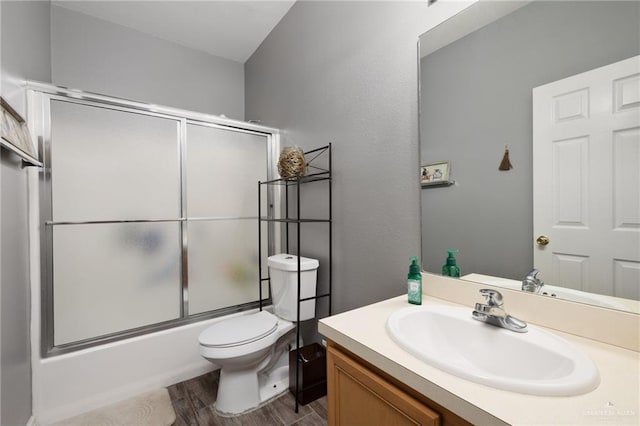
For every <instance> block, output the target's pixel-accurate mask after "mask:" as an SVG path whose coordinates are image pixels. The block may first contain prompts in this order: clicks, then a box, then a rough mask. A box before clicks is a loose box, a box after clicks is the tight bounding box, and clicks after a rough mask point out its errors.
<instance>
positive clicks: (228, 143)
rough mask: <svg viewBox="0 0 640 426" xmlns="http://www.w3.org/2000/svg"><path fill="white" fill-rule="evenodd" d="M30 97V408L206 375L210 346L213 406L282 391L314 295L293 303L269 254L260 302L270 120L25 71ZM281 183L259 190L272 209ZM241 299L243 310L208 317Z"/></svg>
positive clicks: (240, 407) (272, 146) (286, 265)
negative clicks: (97, 89)
mask: <svg viewBox="0 0 640 426" xmlns="http://www.w3.org/2000/svg"><path fill="white" fill-rule="evenodd" d="M29 97H30V101H29V111H30V112H29V117H30V119H31V121H32V123H31V125H32V128H33V129H34V137H35V138H37V139H38V140H40V141H41V146H42V152H43V163H44V168H43V170H45V171H46V173H42V172H38V171H36V170H33V172H32V173H31V175H32V180H33V182H34V183H35V184H37V188H38V191H33V192H32V193H31V194H30V203H32V204H33V206H39V209H37V210H36V209H34V210H33V212H32V214H31V217H30V222H31V226H33V228H34V229H40V230H41V232H39V233H34V234H33V235H32V236H31V240H30V243H31V245H32V246H33V247H34V252H37V253H39V257H38V256H34V259H36V260H34V263H35V264H36V265H39V269H38V271H37V273H34V280H37V281H38V282H35V281H34V285H35V286H36V287H35V288H40V286H41V288H42V293H41V297H39V298H37V299H36V302H37V303H36V304H35V305H34V310H35V312H36V313H38V315H36V319H35V322H34V323H35V324H39V328H38V330H37V332H36V333H35V334H34V336H35V337H34V339H33V340H34V353H35V354H37V355H36V357H37V360H36V365H37V368H36V369H34V383H35V384H36V386H37V387H38V388H39V389H41V390H42V392H41V398H39V399H38V400H37V401H36V405H35V407H36V409H35V410H36V411H37V412H39V413H41V414H42V418H43V419H53V420H58V419H62V418H65V417H68V416H69V415H73V414H76V413H79V412H81V411H82V410H83V409H85V407H86V406H88V405H87V404H89V405H90V404H95V405H96V406H97V405H98V404H104V403H108V402H115V401H116V400H118V399H121V398H126V397H128V396H130V394H131V393H133V392H135V391H137V392H142V391H144V390H147V388H148V387H149V386H151V385H150V384H151V383H155V384H157V383H161V384H163V385H166V384H169V383H174V382H175V380H176V378H179V379H182V380H184V379H187V378H190V377H194V376H196V375H199V374H203V373H204V372H206V371H208V370H210V369H211V364H210V363H208V362H207V361H205V359H206V360H208V361H210V362H211V363H213V364H215V365H216V366H218V367H220V370H221V373H220V381H219V386H218V393H217V401H216V404H215V407H216V409H217V411H218V412H220V413H222V414H226V415H235V414H239V413H243V412H246V411H248V410H251V409H252V408H255V407H257V406H260V405H261V404H262V403H263V402H265V401H267V400H269V399H271V398H273V397H275V396H277V395H279V394H280V393H282V392H284V391H286V390H287V389H288V387H289V377H288V374H289V371H288V370H289V365H288V364H289V363H288V355H289V351H290V350H291V349H294V348H295V345H296V340H297V333H296V321H297V320H298V312H297V310H298V306H299V307H300V313H299V315H300V316H299V319H300V321H304V320H308V319H312V318H314V317H315V300H306V301H302V302H300V303H298V294H297V292H298V258H297V257H296V256H293V255H288V254H276V255H272V256H271V257H269V258H268V259H265V260H267V262H266V263H267V264H268V267H269V272H270V274H269V275H270V280H269V281H270V295H271V301H272V303H273V305H272V306H267V307H266V308H265V309H260V310H259V311H258V312H255V309H256V308H258V307H259V306H260V305H261V304H260V303H259V301H258V300H257V299H258V297H257V296H258V288H257V285H256V283H257V282H258V281H259V280H260V276H261V271H258V269H260V268H258V267H257V266H258V265H256V263H257V262H256V257H260V258H262V256H261V255H259V256H256V252H257V251H258V250H256V229H255V219H256V211H255V209H256V204H258V203H259V202H260V198H259V197H258V193H257V191H256V190H255V189H256V188H255V184H256V182H258V181H266V180H269V179H274V178H277V177H278V175H277V171H276V170H275V161H274V159H276V158H277V156H278V154H279V152H280V140H279V132H278V130H277V129H273V128H268V127H265V126H260V125H257V124H253V123H245V122H239V121H235V120H230V119H226V118H223V117H217V116H212V115H207V114H201V113H195V112H190V111H184V110H179V109H175V108H169V107H161V106H156V105H148V104H143V103H140V102H135V101H127V100H123V99H119V98H114V97H109V96H104V95H98V94H92V93H86V92H81V91H77V90H70V89H65V88H60V87H55V86H51V85H46V84H41V83H35V82H29ZM237 158H242V159H243V164H244V166H245V167H242V168H238V167H234V165H235V162H234V161H235V160H237ZM230 182H231V183H232V184H230ZM278 191H279V189H278V188H269V189H266V193H267V196H266V197H263V198H262V202H263V204H264V209H265V211H266V210H267V209H272V210H271V211H269V213H268V214H269V215H278V214H279V210H278V209H280V208H281V207H279V206H280V205H281V204H282V196H281V194H280V193H279V192H278ZM267 206H268V207H267ZM268 226H271V225H268ZM260 232H262V233H263V234H262V241H263V244H261V245H260V247H261V250H262V251H261V253H270V254H272V253H280V252H281V251H283V248H280V247H279V245H280V241H279V238H278V237H279V236H280V232H276V229H275V228H274V229H272V228H270V227H269V228H268V227H267V226H264V228H261V231H260ZM87 247H91V250H87V249H86V248H87ZM318 265H319V263H318V261H317V260H315V259H309V258H300V270H301V273H300V277H301V282H300V286H301V287H300V288H301V291H300V292H301V294H300V298H301V299H304V298H309V297H313V296H315V295H316V294H315V291H316V276H317V269H318ZM260 282H262V281H260ZM214 283H215V284H214ZM262 285H263V290H264V285H265V283H263V284H262ZM54 294H55V298H54V297H53V295H54ZM252 309H253V311H251V310H252ZM238 311H251V312H254V313H251V314H243V313H239V314H237V315H234V316H233V317H231V318H229V319H222V320H219V321H216V319H217V318H218V317H220V316H223V315H227V314H231V313H237V312H238ZM116 312H117V314H114V313H116ZM80 318H81V319H82V321H78V319H80ZM196 340H198V343H196ZM112 343H113V344H112ZM300 344H301V343H300ZM168 346H171V347H172V348H175V350H170V351H166V352H165V353H163V355H162V356H161V357H158V356H156V355H157V353H158V351H157V348H158V347H168ZM185 347H189V348H191V349H179V348H185ZM198 349H199V350H198ZM59 355H65V356H59ZM203 358H204V359H203ZM125 359H126V360H127V362H126V363H123V362H122V360H125ZM150 360H152V361H150ZM123 364H124V365H123ZM86 372H91V373H90V374H86ZM87 383H91V388H90V389H88V387H87ZM211 391H212V392H214V391H215V390H214V389H212V390H211Z"/></svg>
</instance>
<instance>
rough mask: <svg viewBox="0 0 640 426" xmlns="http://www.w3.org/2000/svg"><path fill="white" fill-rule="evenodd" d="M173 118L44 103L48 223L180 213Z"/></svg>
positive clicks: (175, 131) (176, 132)
mask: <svg viewBox="0 0 640 426" xmlns="http://www.w3.org/2000/svg"><path fill="white" fill-rule="evenodd" d="M178 125H179V122H178V121H177V120H173V119H168V118H160V117H156V116H153V115H145V114H142V113H133V112H127V111H121V110H114V109H108V108H99V107H94V106H88V105H83V104H75V103H70V102H64V101H52V102H51V164H52V179H51V182H52V192H53V197H52V199H53V208H52V210H53V220H54V221H57V222H59V221H109V220H127V219H175V218H178V217H179V216H180V151H179V139H178V135H179V133H178Z"/></svg>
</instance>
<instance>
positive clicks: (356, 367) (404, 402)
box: [327, 346, 440, 426]
mask: <svg viewBox="0 0 640 426" xmlns="http://www.w3.org/2000/svg"><path fill="white" fill-rule="evenodd" d="M327 366H328V368H327V370H328V371H327V373H328V386H329V396H328V404H329V407H328V408H329V424H330V425H335V426H340V425H344V426H356V425H398V426H400V425H425V426H426V425H428V426H436V425H439V424H440V416H439V415H438V413H436V412H435V411H433V410H431V409H429V408H428V407H426V406H424V405H423V404H422V403H421V402H420V401H418V400H416V399H415V398H413V397H412V396H411V395H409V394H407V393H405V392H404V391H402V390H401V389H399V388H397V387H396V386H394V385H393V384H391V383H389V382H387V381H386V380H384V379H383V378H381V377H380V376H378V375H377V374H375V373H374V372H372V371H370V370H369V369H367V368H366V367H364V366H362V365H360V364H358V363H357V362H355V361H354V360H352V359H351V358H349V357H348V356H347V355H345V354H343V353H342V352H340V351H339V350H337V349H335V348H333V347H331V346H330V347H329V348H328V351H327Z"/></svg>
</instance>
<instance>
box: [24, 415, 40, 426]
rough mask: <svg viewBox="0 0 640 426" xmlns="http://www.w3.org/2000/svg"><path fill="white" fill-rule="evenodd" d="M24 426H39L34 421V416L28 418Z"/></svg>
mask: <svg viewBox="0 0 640 426" xmlns="http://www.w3.org/2000/svg"><path fill="white" fill-rule="evenodd" d="M26 426H40V424H39V423H38V421H37V420H36V418H35V416H31V417H30V418H29V421H28V422H27V424H26Z"/></svg>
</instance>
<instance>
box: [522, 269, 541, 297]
mask: <svg viewBox="0 0 640 426" xmlns="http://www.w3.org/2000/svg"><path fill="white" fill-rule="evenodd" d="M538 272H539V271H538V270H537V269H533V270H531V272H529V273H528V274H527V276H526V277H524V279H523V280H522V291H528V292H531V293H540V289H541V288H542V286H543V285H544V282H543V281H542V280H541V279H540V278H538V277H537V276H536V275H538Z"/></svg>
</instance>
